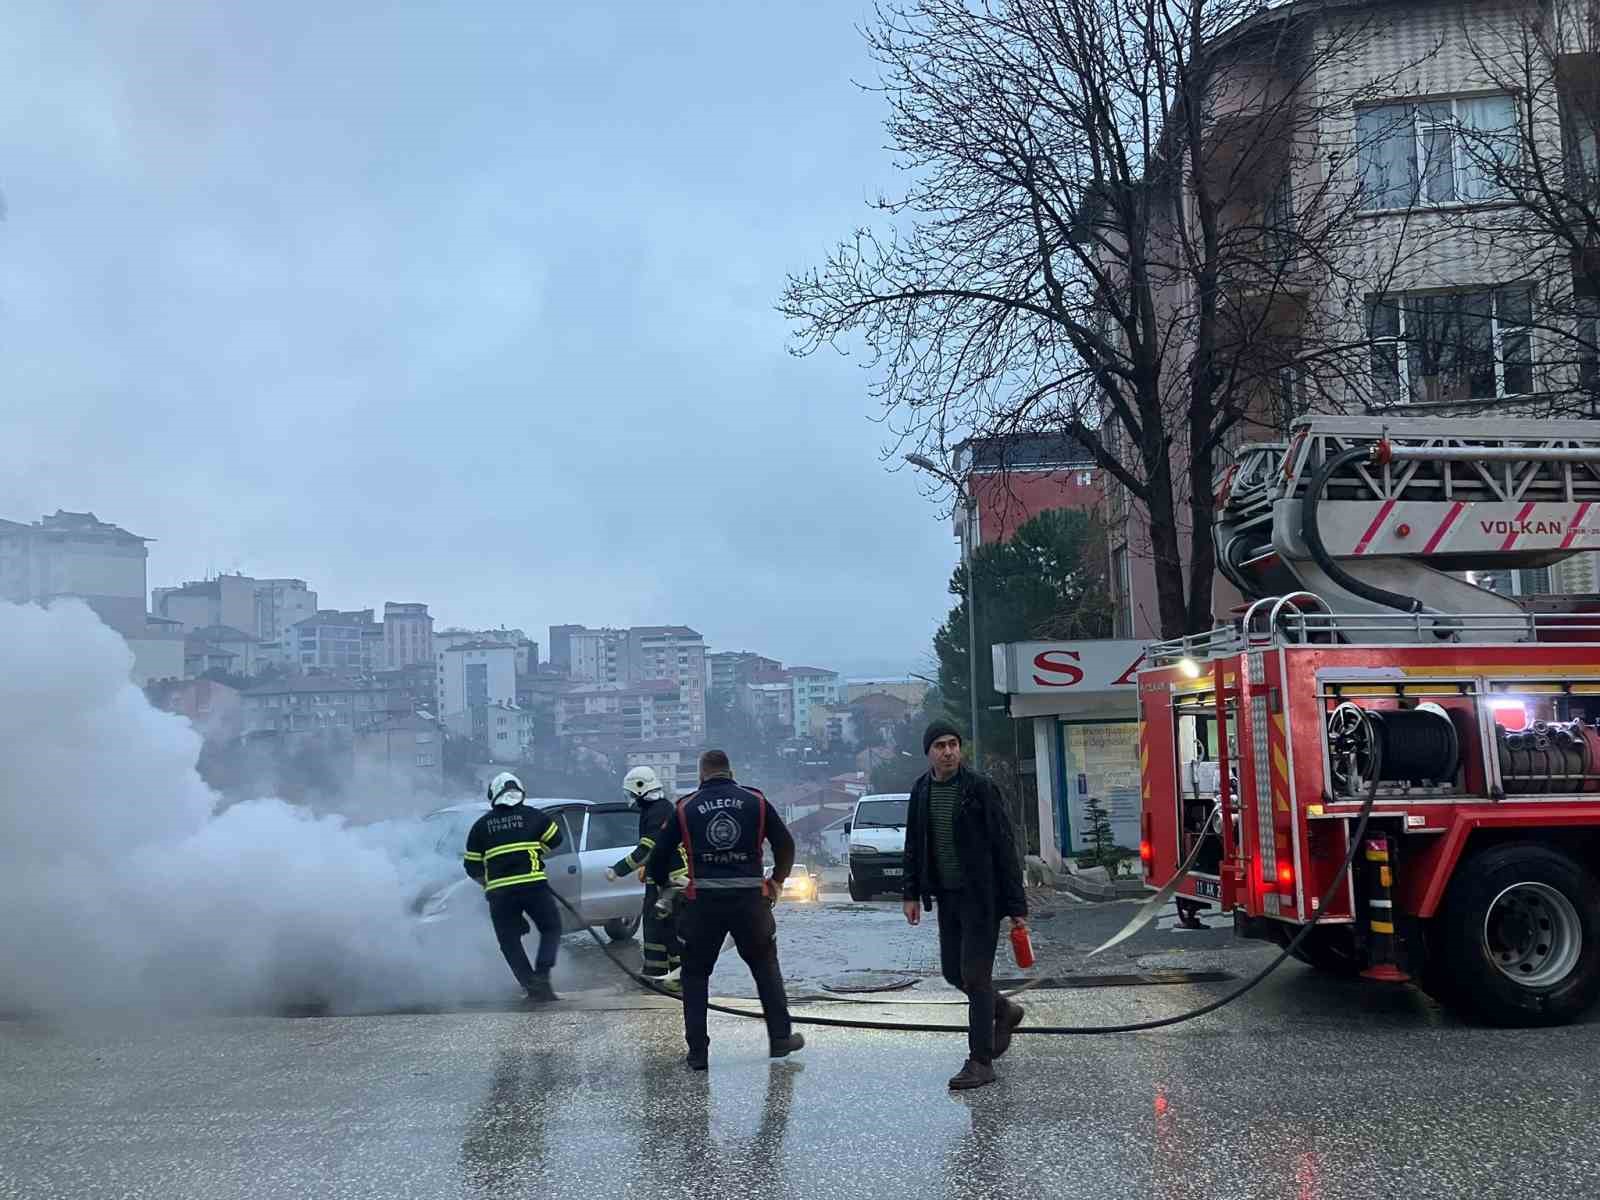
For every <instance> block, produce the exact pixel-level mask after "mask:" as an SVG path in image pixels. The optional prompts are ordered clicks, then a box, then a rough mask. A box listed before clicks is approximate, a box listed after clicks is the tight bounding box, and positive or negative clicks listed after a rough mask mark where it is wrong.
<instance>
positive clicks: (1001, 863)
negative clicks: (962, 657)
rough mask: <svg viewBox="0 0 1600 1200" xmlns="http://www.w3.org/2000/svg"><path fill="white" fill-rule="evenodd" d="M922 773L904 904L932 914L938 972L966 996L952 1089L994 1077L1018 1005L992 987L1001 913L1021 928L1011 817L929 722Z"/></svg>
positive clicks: (909, 827)
mask: <svg viewBox="0 0 1600 1200" xmlns="http://www.w3.org/2000/svg"><path fill="white" fill-rule="evenodd" d="M922 749H923V751H924V752H925V753H926V754H927V756H928V767H929V769H928V772H927V774H925V775H923V776H922V778H920V779H918V780H917V782H916V783H915V784H913V785H912V788H911V803H910V805H909V811H908V813H907V815H906V850H905V892H904V896H905V912H906V920H907V921H909V922H910V923H911V924H913V925H915V924H917V923H918V922H919V921H920V920H921V919H922V912H923V910H924V909H931V910H932V911H933V912H934V913H936V914H937V915H938V919H939V962H940V966H941V968H942V970H943V972H944V977H945V979H946V980H947V981H948V982H949V983H950V985H951V986H952V987H958V988H960V989H961V990H962V991H963V992H965V993H966V995H967V1049H968V1055H967V1061H966V1063H965V1064H963V1066H962V1068H961V1070H960V1071H959V1072H958V1073H957V1074H956V1075H955V1076H954V1077H953V1078H952V1079H951V1080H950V1086H951V1088H953V1089H956V1090H964V1089H967V1088H979V1087H984V1086H986V1085H988V1084H991V1083H993V1082H994V1060H995V1059H996V1058H999V1057H1000V1056H1001V1055H1002V1054H1004V1053H1005V1052H1006V1050H1007V1049H1009V1048H1010V1046H1011V1035H1012V1034H1013V1033H1014V1032H1015V1031H1016V1028H1017V1026H1019V1025H1021V1024H1022V1017H1023V1011H1022V1006H1021V1005H1020V1004H1016V1003H1014V1002H1013V1001H1011V1000H1008V999H1007V998H1006V997H1004V996H1001V995H999V994H998V993H997V992H996V991H995V988H994V955H995V948H996V946H997V944H998V942H999V939H1000V918H1001V917H1002V916H1004V917H1010V918H1011V925H1012V927H1013V928H1018V927H1020V928H1023V929H1026V928H1027V920H1028V899H1027V896H1026V894H1025V893H1024V892H1023V888H1022V865H1021V863H1020V862H1019V861H1018V858H1017V847H1016V840H1015V839H1014V838H1013V837H1012V833H1011V819H1010V817H1009V816H1008V815H1007V813H1006V806H1005V799H1004V797H1003V796H1002V795H1001V794H1000V789H999V788H997V787H995V785H994V784H993V783H992V782H991V781H990V780H989V779H988V778H987V777H985V776H983V775H980V774H978V773H977V772H976V771H973V770H971V769H969V768H968V767H966V766H964V765H963V764H962V762H961V734H960V732H959V731H958V730H957V729H956V728H955V726H953V725H951V724H949V723H948V722H945V721H935V722H934V723H933V724H932V725H930V726H928V729H927V732H926V733H924V734H923V736H922Z"/></svg>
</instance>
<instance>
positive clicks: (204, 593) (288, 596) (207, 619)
mask: <svg viewBox="0 0 1600 1200" xmlns="http://www.w3.org/2000/svg"><path fill="white" fill-rule="evenodd" d="M150 611H151V612H153V613H154V614H155V615H156V616H158V617H166V618H167V619H168V620H174V621H177V622H179V623H180V624H181V625H182V627H183V632H184V633H193V632H194V631H195V630H197V629H204V628H207V627H208V626H213V625H226V626H229V627H230V628H233V629H240V630H243V631H244V632H245V633H248V634H250V635H251V636H252V637H255V638H256V639H258V640H259V641H263V642H278V641H280V640H282V639H284V638H286V637H287V636H288V635H289V633H290V631H291V630H292V629H293V628H294V626H295V625H296V624H298V623H299V622H301V621H304V620H307V619H308V618H310V617H313V616H315V615H316V614H317V594H316V592H314V591H312V590H311V589H310V588H309V587H307V586H306V582H305V580H303V579H256V578H254V577H252V576H249V575H240V574H237V573H235V574H223V575H218V576H217V577H216V578H214V579H196V580H190V581H189V582H188V583H183V584H180V585H178V586H177V587H162V588H156V589H155V590H154V591H152V592H151V593H150Z"/></svg>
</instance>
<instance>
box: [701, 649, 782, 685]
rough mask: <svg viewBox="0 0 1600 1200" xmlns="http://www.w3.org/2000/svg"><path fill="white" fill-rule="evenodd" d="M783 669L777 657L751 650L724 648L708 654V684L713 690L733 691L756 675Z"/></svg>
mask: <svg viewBox="0 0 1600 1200" xmlns="http://www.w3.org/2000/svg"><path fill="white" fill-rule="evenodd" d="M781 670H783V664H782V663H781V662H779V661H778V660H777V659H775V658H768V657H766V656H765V655H764V654H756V653H755V652H754V651H751V650H724V651H721V652H719V653H716V654H707V655H706V686H707V688H708V689H709V690H710V691H713V692H733V691H737V690H738V689H739V688H741V687H743V686H744V685H745V684H747V683H749V682H750V680H751V679H752V678H754V677H755V676H756V675H764V674H770V673H771V672H774V671H781Z"/></svg>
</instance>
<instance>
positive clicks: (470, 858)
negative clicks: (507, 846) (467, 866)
mask: <svg viewBox="0 0 1600 1200" xmlns="http://www.w3.org/2000/svg"><path fill="white" fill-rule="evenodd" d="M461 857H462V858H463V859H464V860H465V861H467V862H482V861H483V855H481V854H479V853H477V852H476V851H473V850H468V851H467V852H466V853H465V854H463V855H462V856H461Z"/></svg>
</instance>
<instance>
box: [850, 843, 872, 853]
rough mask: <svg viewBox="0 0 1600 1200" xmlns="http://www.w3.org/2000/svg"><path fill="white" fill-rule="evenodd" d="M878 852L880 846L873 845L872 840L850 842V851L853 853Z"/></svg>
mask: <svg viewBox="0 0 1600 1200" xmlns="http://www.w3.org/2000/svg"><path fill="white" fill-rule="evenodd" d="M877 852H878V848H877V847H876V846H874V845H872V844H871V843H870V842H851V843H850V853H851V854H876V853H877Z"/></svg>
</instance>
